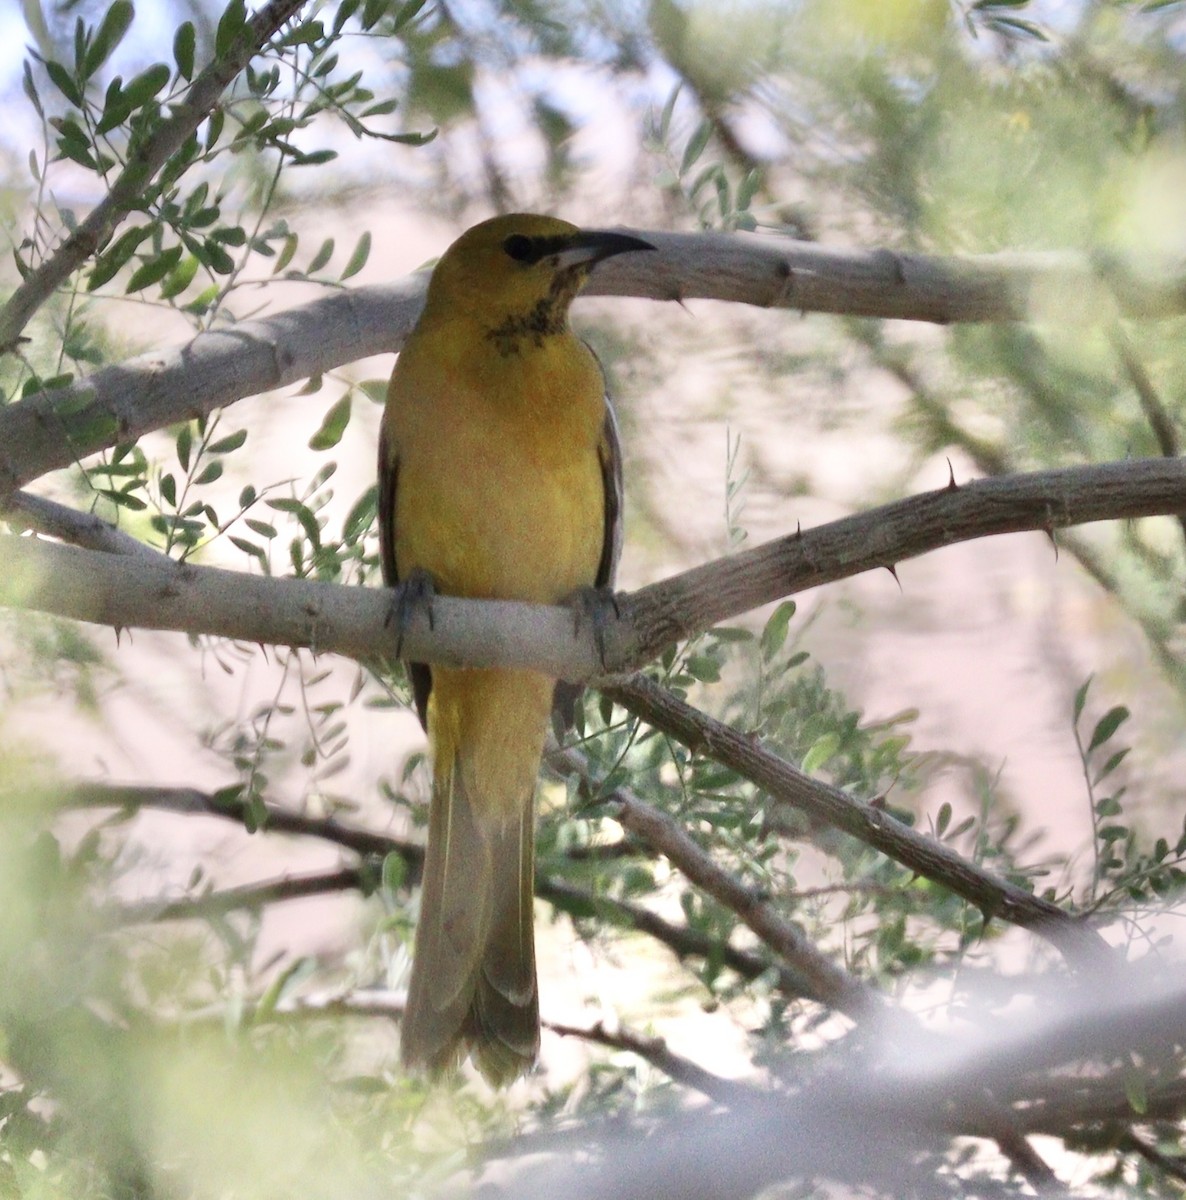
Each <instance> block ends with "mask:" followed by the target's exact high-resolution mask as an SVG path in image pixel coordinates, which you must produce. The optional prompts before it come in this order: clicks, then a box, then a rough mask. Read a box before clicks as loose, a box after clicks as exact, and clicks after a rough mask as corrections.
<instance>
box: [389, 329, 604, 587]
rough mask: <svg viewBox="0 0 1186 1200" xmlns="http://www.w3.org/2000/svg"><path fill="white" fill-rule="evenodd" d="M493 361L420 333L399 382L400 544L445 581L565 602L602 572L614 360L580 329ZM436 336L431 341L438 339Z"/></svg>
mask: <svg viewBox="0 0 1186 1200" xmlns="http://www.w3.org/2000/svg"><path fill="white" fill-rule="evenodd" d="M553 342H554V343H556V344H550V345H549V347H548V348H547V350H540V351H534V352H532V353H530V354H525V355H523V356H512V357H510V358H504V357H501V356H493V357H492V358H491V360H490V362H489V363H487V364H486V365H485V369H484V370H482V371H481V373H480V374H479V373H476V372H473V371H469V372H465V371H461V370H458V369H457V368H456V364H455V366H454V369H453V370H451V371H450V370H448V369H447V365H446V369H444V370H442V369H441V365H440V364H441V363H442V361H443V362H445V363H446V364H447V362H448V359H447V356H445V355H442V354H440V353H417V350H418V347H417V346H415V345H414V344H410V345H409V347H408V348H407V349H406V350H405V352H404V355H403V356H401V359H400V362H399V364H398V365H397V369H396V375H395V378H394V379H393V382H392V398H393V404H392V405H391V407H390V409H389V412H388V418H387V419H388V437H389V439H390V441H391V442H392V444H393V446H394V449H395V453H396V456H397V458H398V464H399V466H398V469H399V476H398V483H397V490H396V503H395V556H396V563H397V565H398V568H399V572H400V575H401V576H406V575H407V573H408V572H410V571H411V570H413V569H416V568H421V569H423V570H426V571H428V572H429V573H430V574H431V575H432V576H433V578H434V580H435V582H436V585H437V588H438V590H439V591H441V592H442V593H445V594H450V595H458V596H470V597H474V598H491V599H506V600H511V599H515V600H528V601H535V602H537V603H552V602H555V601H557V600H560V599H562V598H563V597H565V596H566V595H568V594H569V593H571V592H572V591H574V590H575V589H576V588H579V587H582V586H589V585H591V584H592V583H593V582H594V580H595V577H596V573H597V566H598V563H599V561H600V558H601V551H602V543H603V540H604V514H605V495H604V483H603V479H602V472H601V465H600V460H599V457H598V443H599V440H600V436H601V429H602V423H603V421H604V414H605V408H604V404H605V401H604V392H603V381H602V379H601V373H600V370H599V368H598V367H597V364H596V362H595V360H594V359H593V357H592V355H591V354H590V353H589V351H588V350H587V349H586V347H585V346H584V345H583V344H582V343H580V342H579V341H578V340H577V339H575V338H571V339H569V338H557V339H553ZM423 349H430V348H428V347H424V348H423Z"/></svg>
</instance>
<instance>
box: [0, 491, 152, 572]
mask: <svg viewBox="0 0 1186 1200" xmlns="http://www.w3.org/2000/svg"><path fill="white" fill-rule="evenodd" d="M0 521H4V522H5V523H6V524H7V525H9V526H10V527H11V528H13V529H14V530H17V531H18V532H25V531H29V532H32V533H42V534H45V535H46V536H48V537H52V538H59V539H61V540H62V541H63V542H69V543H70V544H71V545H73V546H82V547H83V548H84V549H87V550H98V551H101V552H102V553H104V554H129V555H132V556H134V557H136V558H146V559H155V560H157V561H160V560H162V559H163V558H164V555H162V554H161V553H160V551H158V550H154V549H153V548H152V547H151V546H150V545H148V543H147V542H142V541H140V539H139V538H134V537H132V535H131V534H130V533H125V532H124V531H123V530H122V529H117V528H116V527H115V526H114V525H112V524H111V523H110V522H108V521H104V520H103V518H102V517H99V516H96V515H95V514H94V513H86V512H79V511H78V509H76V508H71V507H70V506H69V505H68V504H59V503H58V502H57V501H56V500H47V499H46V498H45V497H44V496H34V495H31V494H30V493H29V492H15V493H14V494H13V495H12V496H10V497H9V500H8V504H7V505H6V506H5V507H4V508H3V509H2V510H0Z"/></svg>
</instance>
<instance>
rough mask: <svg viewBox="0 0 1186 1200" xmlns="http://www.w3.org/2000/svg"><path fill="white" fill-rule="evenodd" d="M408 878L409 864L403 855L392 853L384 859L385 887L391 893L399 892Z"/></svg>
mask: <svg viewBox="0 0 1186 1200" xmlns="http://www.w3.org/2000/svg"><path fill="white" fill-rule="evenodd" d="M407 878H408V864H407V862H406V861H405V860H404V856H403V855H402V854H398V853H397V852H396V851H394V850H393V851H392V852H391V853H390V854H388V855H386V857H384V859H383V886H384V888H386V890H387V891H389V892H398V891H399V890H400V889H401V888H402V887H403V886H404V883H405V881H406V880H407Z"/></svg>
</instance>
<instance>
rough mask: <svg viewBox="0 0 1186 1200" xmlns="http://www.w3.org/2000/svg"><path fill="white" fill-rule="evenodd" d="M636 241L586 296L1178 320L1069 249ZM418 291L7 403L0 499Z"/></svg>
mask: <svg viewBox="0 0 1186 1200" xmlns="http://www.w3.org/2000/svg"><path fill="white" fill-rule="evenodd" d="M290 2H291V0H290ZM638 232H639V233H640V234H642V235H643V236H645V237H646V238H647V239H648V240H649V241H651V242H652V243H653V244H654V245H655V246H657V247H658V249H659V253H657V254H646V255H634V256H631V255H623V256H622V257H621V258H618V259H611V260H609V261H608V262H606V263H604V264H603V265H602V266H601V267H600V268H599V269H598V271H597V273H596V274H595V275H594V277H593V279H592V280H591V281H590V284H589V286H588V289H587V291H588V292H589V294H590V295H615V296H642V297H649V298H651V299H655V300H680V301H683V300H690V299H693V298H707V299H714V300H729V301H735V302H738V303H743V304H752V305H756V306H758V307H763V308H770V307H781V308H788V309H792V310H794V311H796V312H812V311H814V312H835V313H848V314H851V315H860V316H871V317H896V318H901V319H905V320H918V321H937V322H940V323H950V322H954V321H1011V320H1020V319H1028V318H1033V317H1035V316H1037V317H1042V318H1046V319H1050V320H1058V321H1063V320H1066V319H1067V318H1068V316H1070V315H1071V314H1078V315H1080V316H1089V315H1094V316H1097V317H1107V318H1111V317H1112V316H1114V315H1115V313H1116V312H1117V311H1120V312H1121V313H1123V314H1124V315H1127V316H1131V317H1143V318H1157V317H1170V316H1176V315H1178V314H1180V313H1183V312H1186V276H1183V275H1182V274H1181V272H1180V271H1179V272H1178V273H1177V274H1170V273H1169V271H1168V270H1167V271H1166V273H1165V274H1164V275H1162V276H1160V277H1158V278H1143V279H1142V278H1139V277H1138V275H1137V273H1136V272H1134V271H1125V270H1120V269H1112V270H1110V271H1109V272H1107V273H1106V276H1102V275H1101V273H1100V272H1099V271H1097V270H1095V269H1093V267H1092V266H1091V264H1090V263H1089V262H1088V261H1087V259H1086V258H1084V257H1083V256H1081V255H1074V254H1009V255H990V256H985V257H982V258H939V257H934V256H928V255H918V254H894V253H891V252H889V251H885V250H871V251H870V250H839V249H827V248H824V247H821V246H819V245H816V244H814V243H810V242H795V241H790V240H787V239H775V238H769V237H757V236H754V235H749V234H716V233H696V234H679V233H652V232H650V231H649V230H639V231H638ZM631 259H633V261H631ZM1105 277H1106V284H1105V283H1104V282H1101V280H1102V279H1103V278H1105ZM425 282H426V280H425V278H424V277H423V276H412V277H410V278H408V279H406V280H402V281H398V282H396V283H394V284H390V285H380V286H372V287H360V288H356V289H353V290H352V291H349V292H338V293H335V294H334V295H332V296H329V297H324V298H322V299H319V300H315V301H313V302H312V303H311V304H308V305H304V306H302V307H300V308H295V309H290V310H288V311H287V312H282V313H279V314H277V315H275V316H272V317H266V318H262V319H260V320H256V321H244V322H243V323H242V324H240V325H236V326H235V327H234V328H233V329H229V330H219V331H215V332H211V333H203V334H200V335H199V336H198V337H196V338H195V339H194V340H193V341H192V342H190V343H189V344H188V345H186V346H182V347H178V348H175V349H173V350H169V351H166V352H164V353H153V354H149V355H145V356H143V357H141V358H136V359H132V360H131V361H129V362H127V363H122V364H120V365H118V366H113V367H107V368H105V369H104V370H101V371H97V372H95V374H94V375H91V376H90V377H88V378H87V379H85V380H82V381H80V382H79V383H76V384H74V385H73V386H72V387H67V388H62V389H60V390H55V391H53V392H51V393H44V392H43V393H40V394H38V395H35V396H30V397H28V398H27V399H25V400H21V401H19V402H18V403H16V404H13V405H10V406H9V407H8V408H7V409H4V410H3V411H0V447H4V448H5V449H4V456H2V457H0V498H2V497H3V496H4V494H5V493H6V492H9V491H11V490H13V489H15V488H19V487H23V486H24V485H25V484H27V483H29V482H31V481H32V480H34V479H37V478H38V477H39V476H41V475H44V474H45V473H46V472H47V471H52V470H57V469H60V468H62V467H66V466H69V465H70V464H71V463H72V462H73V461H75V459H77V458H84V457H86V456H87V455H89V454H93V453H95V452H96V451H98V450H102V449H104V448H106V447H110V446H113V445H115V444H116V443H117V442H121V441H128V440H131V439H135V438H137V437H140V436H141V435H142V434H144V433H147V432H149V431H150V430H153V429H159V428H162V427H164V426H166V425H169V424H172V423H173V422H176V421H180V420H183V419H186V418H189V417H198V416H201V415H204V414H207V413H210V412H212V411H213V410H214V409H216V408H222V407H225V406H226V405H229V404H233V403H234V402H235V401H236V400H240V399H242V398H243V397H245V396H253V395H257V394H258V393H260V392H263V391H266V390H269V389H272V388H278V387H282V386H284V385H285V384H288V383H293V382H295V381H297V380H300V379H305V378H307V377H309V376H311V375H319V374H322V373H324V372H325V371H328V370H330V369H332V368H333V367H337V366H341V365H343V364H344V363H349V362H354V361H356V360H358V359H360V358H365V357H367V356H369V355H372V354H384V353H391V352H394V351H396V350H398V349H399V348H400V346H401V345H402V344H403V339H404V337H405V336H406V335H407V332H408V331H409V330H410V329H411V327H412V324H413V323H414V322H415V319H416V316H417V315H418V313H419V310H420V305H421V301H422V296H423V288H424V284H425ZM57 414H68V415H62V416H59V415H57Z"/></svg>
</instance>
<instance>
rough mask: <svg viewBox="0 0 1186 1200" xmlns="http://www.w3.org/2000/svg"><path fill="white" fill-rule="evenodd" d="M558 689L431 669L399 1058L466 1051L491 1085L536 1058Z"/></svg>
mask: <svg viewBox="0 0 1186 1200" xmlns="http://www.w3.org/2000/svg"><path fill="white" fill-rule="evenodd" d="M552 689H553V682H552V681H551V680H549V679H547V678H545V677H544V676H541V675H536V674H535V673H533V672H527V671H448V670H434V671H433V691H432V699H431V702H430V706H429V733H430V737H431V741H432V746H433V753H434V766H433V795H432V812H431V816H430V820H429V829H428V853H427V856H426V859H425V863H424V887H423V892H422V894H421V900H420V922H419V925H418V927H417V929H416V952H415V959H414V962H413V966H412V982H411V986H410V988H409V991H408V1006H407V1011H406V1013H405V1016H404V1021H403V1032H402V1035H401V1053H402V1057H403V1060H404V1062H405V1063H406V1064H407V1065H408V1066H413V1067H427V1068H428V1069H429V1070H430V1071H434V1072H436V1071H442V1070H447V1069H449V1068H450V1067H452V1066H453V1065H454V1064H455V1063H456V1062H457V1061H458V1059H459V1058H461V1057H462V1055H464V1054H465V1053H466V1052H467V1051H469V1052H471V1053H472V1054H473V1057H474V1060H475V1062H476V1063H477V1065H478V1068H479V1070H481V1072H482V1074H483V1075H484V1076H485V1077H486V1078H487V1080H489V1081H490V1082H491V1083H492V1084H495V1085H500V1084H504V1083H507V1082H509V1081H510V1080H512V1079H514V1078H515V1077H516V1076H518V1075H520V1074H522V1073H523V1071H525V1070H527V1068H528V1067H530V1066H531V1064H532V1063H533V1062H534V1061H535V1057H536V1054H537V1053H538V1051H539V999H538V994H537V990H536V976H535V938H534V932H533V924H532V898H533V892H534V841H535V828H534V796H535V783H536V776H537V774H538V771H539V759H540V753H541V751H542V748H543V739H544V733H545V730H546V727H547V723H548V717H549V712H550V708H551V698H552Z"/></svg>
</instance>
